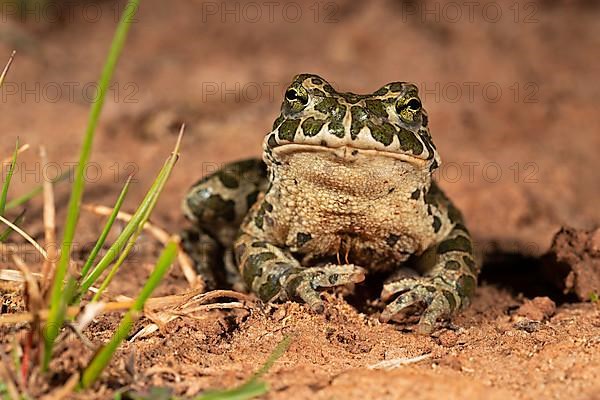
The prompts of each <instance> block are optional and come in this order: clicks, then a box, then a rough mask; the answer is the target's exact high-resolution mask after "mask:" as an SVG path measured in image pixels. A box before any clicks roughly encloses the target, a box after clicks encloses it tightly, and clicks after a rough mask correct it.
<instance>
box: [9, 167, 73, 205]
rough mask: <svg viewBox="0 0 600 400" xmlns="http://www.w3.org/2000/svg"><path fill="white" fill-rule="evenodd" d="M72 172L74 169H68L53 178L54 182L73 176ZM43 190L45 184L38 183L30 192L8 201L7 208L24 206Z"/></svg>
mask: <svg viewBox="0 0 600 400" xmlns="http://www.w3.org/2000/svg"><path fill="white" fill-rule="evenodd" d="M71 172H72V171H71V170H70V169H69V170H68V171H65V172H63V173H62V174H60V176H58V177H56V178H54V179H52V184H53V185H55V184H57V183H60V182H63V181H64V180H66V179H67V178H68V177H69V176H71ZM43 191H44V185H37V186H36V187H34V188H33V189H31V191H29V192H28V193H25V194H24V195H22V196H19V197H17V198H16V199H12V200H11V201H9V202H8V203H6V210H7V211H8V210H11V209H13V208H17V207H19V206H22V205H23V204H25V203H27V202H28V201H29V200H31V199H32V198H34V197H35V196H37V195H38V194H40V193H42V192H43Z"/></svg>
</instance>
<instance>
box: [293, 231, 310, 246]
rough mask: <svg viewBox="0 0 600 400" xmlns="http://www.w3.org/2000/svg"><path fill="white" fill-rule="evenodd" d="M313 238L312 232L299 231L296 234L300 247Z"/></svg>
mask: <svg viewBox="0 0 600 400" xmlns="http://www.w3.org/2000/svg"><path fill="white" fill-rule="evenodd" d="M311 239H312V235H311V234H310V233H303V232H298V234H297V235H296V244H297V245H298V247H302V246H304V245H305V244H306V243H308V242H309V241H310V240H311Z"/></svg>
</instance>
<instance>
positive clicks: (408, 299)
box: [380, 222, 479, 334]
mask: <svg viewBox="0 0 600 400" xmlns="http://www.w3.org/2000/svg"><path fill="white" fill-rule="evenodd" d="M432 251H433V253H434V254H435V261H434V264H433V268H431V269H430V270H429V271H427V272H426V273H425V274H424V275H423V276H420V277H414V278H404V279H398V280H394V279H392V280H390V281H388V282H387V283H385V284H384V287H383V291H382V293H381V297H382V299H383V300H384V301H389V300H390V299H392V298H393V297H394V296H396V295H397V297H396V298H395V299H394V300H393V301H392V302H391V303H389V304H388V305H387V307H386V308H385V309H384V311H383V312H382V313H381V316H380V320H381V321H382V322H387V321H389V320H391V319H394V317H396V316H398V315H399V314H401V313H403V312H405V311H407V310H415V308H413V306H421V308H416V309H417V310H419V309H420V310H423V311H422V314H421V318H420V320H419V324H418V327H417V331H418V332H419V333H422V334H430V333H431V332H432V331H433V329H434V328H435V323H436V322H437V321H438V320H439V319H441V318H444V317H450V316H451V315H453V314H454V313H455V312H456V311H458V310H460V309H462V308H464V307H466V306H467V305H468V304H469V303H470V300H471V297H472V296H473V293H474V291H475V287H476V286H477V274H478V273H479V269H478V266H477V264H476V263H475V261H474V256H473V246H472V242H471V236H470V234H469V231H468V230H467V228H466V227H465V226H464V225H463V224H462V223H460V222H459V223H457V224H456V225H455V226H454V228H453V229H452V230H451V231H450V233H449V234H448V236H446V237H445V238H444V240H442V241H441V242H440V243H439V244H437V246H435V247H434V248H433V249H432ZM424 257H425V256H424Z"/></svg>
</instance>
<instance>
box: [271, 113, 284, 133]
mask: <svg viewBox="0 0 600 400" xmlns="http://www.w3.org/2000/svg"><path fill="white" fill-rule="evenodd" d="M284 119H285V118H284V117H283V115H282V114H280V115H279V117H277V119H276V120H275V122H273V129H272V130H275V129H277V127H278V126H279V125H281V123H282V122H283V120H284Z"/></svg>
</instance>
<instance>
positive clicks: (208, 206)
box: [201, 194, 235, 221]
mask: <svg viewBox="0 0 600 400" xmlns="http://www.w3.org/2000/svg"><path fill="white" fill-rule="evenodd" d="M203 202H204V204H203V207H202V209H203V210H202V217H201V219H206V220H214V219H219V218H220V219H223V220H225V221H233V220H235V202H234V201H233V200H224V199H223V198H222V197H221V196H220V195H218V194H214V195H212V196H210V197H209V198H208V199H206V200H204V201H203Z"/></svg>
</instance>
